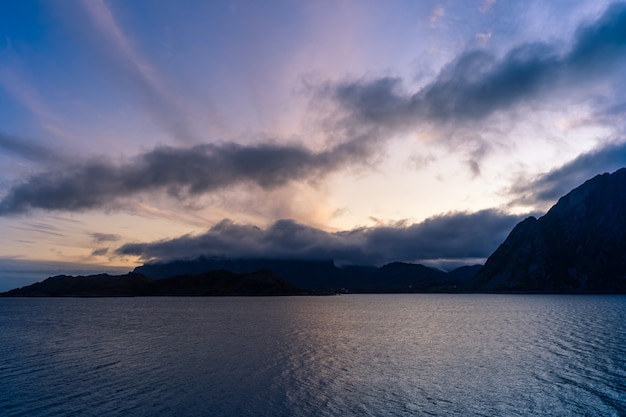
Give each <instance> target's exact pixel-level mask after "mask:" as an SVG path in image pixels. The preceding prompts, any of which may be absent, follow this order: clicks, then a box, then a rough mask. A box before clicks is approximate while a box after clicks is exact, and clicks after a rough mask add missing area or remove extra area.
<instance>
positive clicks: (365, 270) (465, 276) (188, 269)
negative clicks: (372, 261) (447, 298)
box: [134, 257, 479, 292]
mask: <svg viewBox="0 0 626 417" xmlns="http://www.w3.org/2000/svg"><path fill="white" fill-rule="evenodd" d="M478 268H479V267H478V266H474V267H462V268H458V269H455V270H453V271H451V272H449V273H448V272H444V271H441V270H438V269H434V268H429V267H427V266H424V265H421V264H411V263H404V262H392V263H389V264H387V265H384V266H382V267H380V268H377V267H374V266H366V265H348V266H343V267H338V266H336V265H335V263H334V262H333V261H332V260H326V261H317V260H291V259H289V260H285V259H223V258H207V257H200V258H196V259H193V260H178V261H172V262H165V263H148V264H145V265H142V266H139V267H137V268H135V270H134V272H135V273H139V274H143V275H145V276H148V277H150V278H153V279H164V278H168V277H171V276H174V275H180V274H198V273H202V272H205V271H211V270H219V269H225V270H229V271H233V272H236V273H250V272H252V271H255V270H258V269H268V270H271V271H272V272H273V273H275V274H276V275H277V276H279V277H281V278H283V279H284V280H285V281H287V282H289V283H290V284H292V285H294V286H296V287H298V288H304V289H307V290H322V291H333V290H334V291H346V292H442V291H458V290H459V289H460V288H461V287H463V286H464V285H465V284H466V283H467V281H468V280H469V278H471V277H473V276H474V274H475V273H476V271H477V270H478Z"/></svg>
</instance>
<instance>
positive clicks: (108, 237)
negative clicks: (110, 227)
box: [89, 233, 120, 243]
mask: <svg viewBox="0 0 626 417" xmlns="http://www.w3.org/2000/svg"><path fill="white" fill-rule="evenodd" d="M89 236H91V238H92V239H93V240H94V242H97V243H102V242H117V241H118V240H120V236H119V235H115V234H112V233H90V234H89Z"/></svg>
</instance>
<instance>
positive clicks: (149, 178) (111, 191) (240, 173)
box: [0, 138, 371, 215]
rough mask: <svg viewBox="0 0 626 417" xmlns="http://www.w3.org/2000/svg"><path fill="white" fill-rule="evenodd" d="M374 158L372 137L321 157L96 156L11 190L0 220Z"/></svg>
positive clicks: (267, 185) (211, 151)
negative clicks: (124, 158)
mask: <svg viewBox="0 0 626 417" xmlns="http://www.w3.org/2000/svg"><path fill="white" fill-rule="evenodd" d="M370 153H371V149H370V144H369V143H368V141H367V140H366V138H365V139H363V140H362V141H360V142H359V141H353V142H347V143H341V144H338V145H336V146H334V147H332V148H329V149H327V150H325V151H321V152H313V151H311V150H308V149H306V148H304V147H301V146H296V145H292V146H290V145H275V144H269V143H266V144H260V145H254V146H241V145H236V144H223V145H213V144H207V145H196V146H192V147H186V148H173V147H160V148H156V149H154V150H152V151H149V152H147V153H144V154H141V155H139V156H137V157H136V158H134V159H133V160H130V161H127V162H125V163H114V162H112V161H108V160H102V159H99V160H95V159H94V160H90V161H87V162H84V163H80V164H74V165H70V166H64V167H57V168H56V169H54V170H51V171H48V172H43V173H40V174H36V175H34V176H32V177H30V178H28V179H27V180H26V181H25V182H23V183H22V184H19V185H16V186H15V187H13V188H11V189H10V190H8V192H7V193H6V194H5V195H4V197H3V198H2V200H0V215H10V214H21V213H25V212H28V211H29V210H31V209H44V210H68V211H80V210H85V209H94V208H103V207H110V206H111V205H112V204H115V203H116V202H117V201H118V200H119V199H121V198H125V197H126V198H128V197H132V196H136V195H137V194H139V193H142V192H148V191H165V192H167V193H169V194H170V195H172V196H175V197H177V198H187V197H193V196H198V195H201V194H206V193H211V192H216V191H219V190H222V189H225V188H227V187H231V186H237V185H241V184H249V185H250V184H251V185H256V186H258V187H261V188H262V189H266V190H270V189H274V188H277V187H280V186H283V185H285V184H287V183H289V182H290V181H296V180H316V179H318V178H321V177H323V176H325V175H326V174H328V173H329V172H331V171H335V170H337V169H340V168H342V167H343V166H345V165H348V164H352V163H360V162H361V161H362V160H363V159H364V158H366V157H367V156H368V155H369V154H370Z"/></svg>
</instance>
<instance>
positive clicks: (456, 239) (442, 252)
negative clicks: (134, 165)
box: [116, 210, 523, 265]
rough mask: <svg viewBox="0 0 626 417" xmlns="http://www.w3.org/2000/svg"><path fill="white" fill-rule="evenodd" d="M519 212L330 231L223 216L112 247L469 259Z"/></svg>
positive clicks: (503, 232)
mask: <svg viewBox="0 0 626 417" xmlns="http://www.w3.org/2000/svg"><path fill="white" fill-rule="evenodd" d="M522 217H523V216H519V215H511V214H506V213H503V212H500V211H497V210H483V211H479V212H476V213H465V212H457V213H449V214H445V215H441V216H436V217H432V218H429V219H427V220H425V221H423V222H421V223H416V224H412V225H403V224H399V225H391V226H377V227H371V228H358V229H353V230H349V231H344V232H335V233H331V232H326V231H324V230H320V229H316V228H313V227H310V226H305V225H302V224H299V223H296V222H294V221H292V220H279V221H277V222H275V223H274V224H272V225H271V226H269V227H268V228H267V229H261V228H259V227H255V226H251V225H242V224H236V223H234V222H232V221H230V220H224V221H222V222H220V223H218V224H216V225H215V226H214V227H213V228H211V229H210V230H208V231H207V232H206V233H204V234H201V235H185V236H181V237H178V238H175V239H169V240H162V241H158V242H151V243H129V244H125V245H123V246H121V247H120V248H118V249H117V251H116V253H117V254H118V255H125V256H128V255H133V256H139V257H140V258H142V259H144V260H161V261H166V260H171V259H180V258H194V257H197V256H201V255H204V256H218V257H227V258H244V257H245V258H281V259H282V258H289V259H334V260H335V261H337V262H340V263H350V264H375V265H381V264H384V263H387V262H391V261H407V262H428V263H432V262H434V261H437V260H450V259H460V260H463V259H471V260H475V259H476V258H479V259H483V258H486V257H487V256H489V255H490V254H491V253H492V252H493V251H494V250H495V249H496V247H497V246H498V245H499V244H500V243H501V242H502V241H504V239H505V238H506V236H507V235H508V233H509V232H510V230H511V229H512V228H513V226H514V225H515V224H516V223H517V222H519V221H520V220H521V219H522ZM472 262H473V261H472Z"/></svg>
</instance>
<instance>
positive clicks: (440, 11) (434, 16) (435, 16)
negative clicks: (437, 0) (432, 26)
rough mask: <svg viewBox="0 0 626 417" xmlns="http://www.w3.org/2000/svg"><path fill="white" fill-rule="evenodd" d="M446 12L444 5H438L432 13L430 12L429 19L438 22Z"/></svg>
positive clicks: (431, 21)
mask: <svg viewBox="0 0 626 417" xmlns="http://www.w3.org/2000/svg"><path fill="white" fill-rule="evenodd" d="M445 14H446V9H444V8H443V6H441V5H440V6H436V7H435V8H434V9H433V11H432V13H431V14H430V17H429V20H430V23H436V22H437V21H438V20H439V19H441V18H442V17H443V16H444V15H445Z"/></svg>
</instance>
